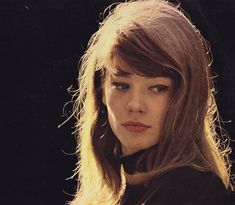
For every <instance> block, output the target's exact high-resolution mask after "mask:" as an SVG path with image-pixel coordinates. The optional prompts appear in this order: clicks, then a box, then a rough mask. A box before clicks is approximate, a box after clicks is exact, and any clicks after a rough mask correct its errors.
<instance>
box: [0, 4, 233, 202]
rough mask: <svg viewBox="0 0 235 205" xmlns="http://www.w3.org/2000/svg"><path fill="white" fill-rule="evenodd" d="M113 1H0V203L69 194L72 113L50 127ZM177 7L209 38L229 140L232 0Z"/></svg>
mask: <svg viewBox="0 0 235 205" xmlns="http://www.w3.org/2000/svg"><path fill="white" fill-rule="evenodd" d="M114 2H117V1H114V0H87V1H79V0H41V1H35V0H21V1H16V0H1V1H0V57H1V60H0V69H1V76H0V79H1V81H0V82H1V92H0V96H1V98H0V99H1V111H0V113H1V118H0V119H1V123H0V126H1V136H0V137H1V138H0V139H1V144H0V146H1V149H0V152H3V154H2V155H1V169H0V170H1V173H2V174H1V188H0V189H1V190H0V204H1V205H13V204H24V205H63V204H65V203H66V201H68V200H71V199H72V194H73V193H74V192H75V189H76V181H75V180H72V179H67V178H69V177H70V176H71V175H72V174H73V169H74V168H75V163H76V155H74V154H73V153H74V152H75V147H76V142H75V138H74V135H73V134H72V132H73V131H74V123H75V120H74V119H71V120H69V121H68V122H67V123H66V124H65V125H64V126H62V127H61V128H60V129H58V128H57V127H58V125H60V124H61V123H62V122H63V121H64V120H66V116H63V107H64V105H65V104H66V103H67V102H69V101H70V100H71V96H70V95H69V93H68V91H67V88H69V87H71V86H72V87H73V88H74V89H76V88H77V82H76V78H77V73H78V61H79V59H80V57H81V56H82V54H83V53H84V51H85V49H86V47H87V42H88V40H89V38H90V36H91V35H92V34H93V33H94V32H95V31H96V30H97V28H98V22H99V21H100V20H101V17H99V14H100V13H101V12H102V11H103V10H104V9H105V8H106V7H107V6H108V5H110V4H111V3H114ZM173 2H174V1H173ZM181 6H182V8H183V9H184V10H186V11H187V13H188V14H189V15H190V16H191V20H192V22H193V23H194V24H195V25H196V26H197V27H198V28H199V30H200V31H201V33H202V34H203V35H204V37H205V38H206V39H207V40H208V41H209V42H210V44H211V50H212V53H213V58H214V63H213V72H214V74H215V75H217V76H218V77H217V78H216V79H215V83H216V84H215V85H216V89H217V92H218V93H217V95H216V99H217V103H218V107H219V111H220V115H221V117H222V119H223V121H225V122H226V123H223V124H222V126H223V127H224V128H225V129H226V130H227V133H228V134H229V136H230V138H231V139H232V140H235V122H234V121H235V107H234V104H235V51H234V50H235V38H234V36H235V30H234V26H235V1H234V0H182V1H181ZM71 106H72V105H71V103H68V105H67V106H66V110H67V113H68V115H69V110H71ZM231 145H232V146H233V148H234V149H235V143H234V142H231ZM231 158H232V159H233V160H234V159H235V151H233V153H232V154H231ZM234 166H235V165H234ZM234 166H233V173H234V171H235V167H234Z"/></svg>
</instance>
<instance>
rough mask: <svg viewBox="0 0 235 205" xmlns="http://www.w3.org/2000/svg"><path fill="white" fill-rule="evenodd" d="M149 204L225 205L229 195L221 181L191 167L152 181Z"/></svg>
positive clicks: (179, 169) (170, 172)
mask: <svg viewBox="0 0 235 205" xmlns="http://www.w3.org/2000/svg"><path fill="white" fill-rule="evenodd" d="M152 187H153V188H152V190H151V193H149V200H148V201H149V202H150V201H151V203H149V204H151V205H153V204H159V205H168V204H181V205H184V204H185V205H186V204H187V205H210V204H213V205H220V204H221V205H227V204H229V193H228V191H227V190H226V188H225V186H224V184H223V182H222V181H221V179H220V178H219V177H218V176H217V175H215V174H213V173H212V172H202V171H198V170H195V169H193V168H191V167H181V168H176V169H174V170H171V171H169V172H167V173H166V174H164V175H163V176H161V177H160V178H159V179H158V180H156V181H154V183H153V186H152Z"/></svg>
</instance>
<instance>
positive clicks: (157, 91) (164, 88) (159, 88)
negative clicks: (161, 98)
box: [151, 85, 169, 93]
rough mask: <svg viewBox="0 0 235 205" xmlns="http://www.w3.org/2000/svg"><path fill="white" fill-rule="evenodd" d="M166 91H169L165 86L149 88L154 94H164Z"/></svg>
mask: <svg viewBox="0 0 235 205" xmlns="http://www.w3.org/2000/svg"><path fill="white" fill-rule="evenodd" d="M168 89H169V87H168V86H166V85H155V86H153V87H151V90H152V91H153V92H156V93H161V92H165V91H167V90H168Z"/></svg>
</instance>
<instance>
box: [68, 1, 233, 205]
mask: <svg viewBox="0 0 235 205" xmlns="http://www.w3.org/2000/svg"><path fill="white" fill-rule="evenodd" d="M113 6H114V5H112V6H110V7H109V8H108V10H109V13H108V15H107V17H106V18H105V19H104V20H103V22H101V23H100V27H99V30H98V31H97V32H96V33H94V34H93V36H92V37H91V39H90V41H89V43H88V49H87V51H86V53H85V54H84V55H83V57H82V59H81V64H80V72H79V78H78V82H79V90H78V92H77V93H76V95H75V96H76V101H75V104H74V113H75V116H76V117H77V120H78V121H77V124H76V133H77V140H78V147H77V152H78V155H79V161H78V164H77V170H76V172H75V174H78V188H77V189H78V191H77V194H76V196H75V198H74V200H73V201H72V202H71V204H72V205H76V204H81V205H88V204H117V203H118V201H119V199H120V197H121V195H122V194H123V192H124V190H125V176H124V171H123V168H122V166H121V164H120V162H119V158H120V155H121V146H120V142H119V141H118V139H117V138H116V136H115V135H114V134H113V132H112V130H111V128H110V125H109V122H108V118H107V110H106V107H105V105H104V104H103V103H102V81H103V79H104V78H105V73H106V71H107V70H118V69H119V66H118V65H119V63H118V62H121V61H122V62H125V64H127V65H128V66H129V68H130V69H132V70H133V71H134V72H136V73H137V74H139V75H144V76H154V75H156V74H159V72H161V73H162V74H164V75H166V76H170V77H171V78H173V80H174V82H175V87H176V89H175V94H174V97H173V99H172V102H171V104H170V106H169V109H168V111H167V115H166V117H165V121H164V124H163V127H162V130H161V137H160V140H159V142H158V145H156V146H157V149H156V146H153V147H151V148H150V149H147V150H146V151H145V152H143V155H142V156H141V158H140V160H139V167H140V169H139V170H137V171H139V172H137V173H136V176H138V177H137V179H136V183H147V182H148V181H149V180H150V179H151V178H152V177H159V176H160V175H162V174H164V173H166V172H167V171H169V170H171V169H174V168H176V167H181V166H190V167H193V168H195V169H198V170H201V171H212V172H214V173H215V174H216V175H218V176H219V177H220V178H221V180H222V181H223V183H224V185H225V186H226V187H227V188H229V186H230V166H231V165H230V162H229V160H228V153H229V151H230V148H229V147H228V146H226V145H225V144H224V143H223V141H222V140H221V139H219V137H218V135H217V133H216V130H215V126H216V120H218V118H217V114H218V112H217V107H216V103H215V100H214V86H213V82H212V76H211V70H210V69H211V68H210V67H211V59H210V51H209V48H208V46H207V45H208V44H207V43H206V41H205V39H204V38H203V37H202V35H201V34H200V32H199V31H198V30H197V29H196V27H195V26H194V25H193V24H192V23H191V22H190V21H189V20H188V18H187V17H186V16H185V14H184V12H183V11H182V9H180V7H179V6H178V5H174V4H172V3H169V2H167V1H164V0H136V1H127V2H125V3H119V4H117V5H115V8H112V7H113ZM108 10H106V11H108ZM144 162H146V163H145V165H146V166H147V168H146V169H145V170H144V172H143V171H141V169H142V168H141V166H142V164H143V163H144Z"/></svg>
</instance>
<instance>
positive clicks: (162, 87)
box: [112, 82, 169, 93]
mask: <svg viewBox="0 0 235 205" xmlns="http://www.w3.org/2000/svg"><path fill="white" fill-rule="evenodd" d="M112 85H113V86H114V87H115V89H117V90H119V91H126V90H127V89H128V88H129V87H130V86H129V85H128V84H127V83H120V82H112ZM154 88H157V91H154V90H153V89H154ZM150 89H151V90H152V91H153V92H154V93H161V92H166V91H167V90H168V89H169V87H168V86H167V85H162V84H159V85H155V86H152V87H150Z"/></svg>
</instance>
